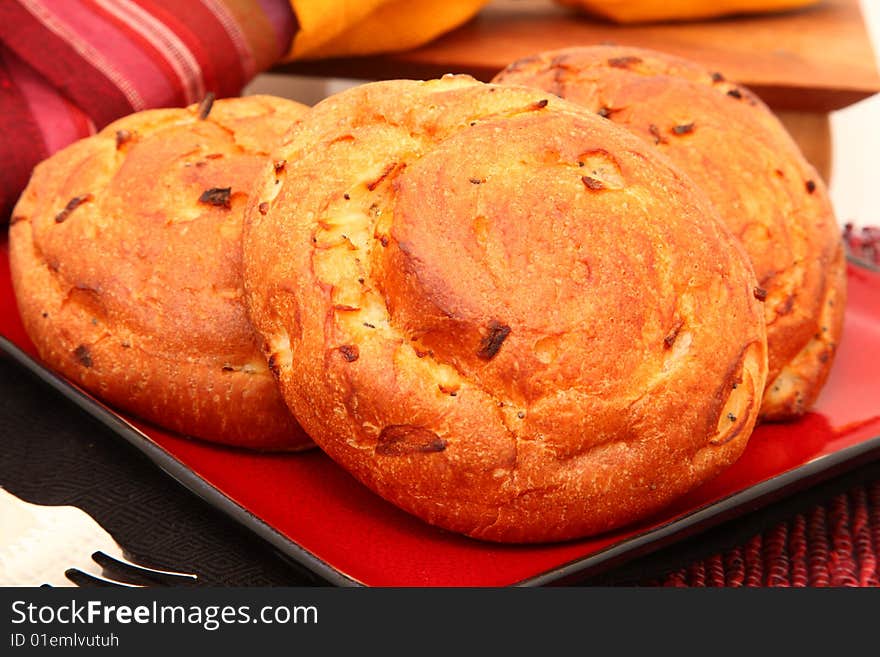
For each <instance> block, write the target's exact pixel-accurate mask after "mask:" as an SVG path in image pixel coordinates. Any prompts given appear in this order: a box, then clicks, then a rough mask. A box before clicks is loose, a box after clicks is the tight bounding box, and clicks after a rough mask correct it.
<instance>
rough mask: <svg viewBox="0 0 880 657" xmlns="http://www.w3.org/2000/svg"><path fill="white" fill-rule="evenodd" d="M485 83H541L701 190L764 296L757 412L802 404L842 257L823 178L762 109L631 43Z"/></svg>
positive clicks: (529, 62)
mask: <svg viewBox="0 0 880 657" xmlns="http://www.w3.org/2000/svg"><path fill="white" fill-rule="evenodd" d="M495 82H499V83H504V84H525V85H529V86H533V87H537V88H540V89H543V90H546V91H549V92H552V93H554V94H557V95H559V96H561V97H563V98H566V99H568V100H571V101H574V102H576V103H578V104H579V105H582V106H584V107H586V108H588V109H589V110H591V111H593V112H595V113H597V114H599V115H601V116H604V117H606V118H608V119H610V120H611V121H613V122H614V123H615V124H617V125H621V126H625V127H626V128H628V129H630V130H631V131H632V132H634V133H635V134H637V135H639V136H640V137H641V138H643V139H644V140H645V141H646V142H647V143H649V144H652V145H653V146H655V147H656V149H657V150H658V151H660V152H662V153H664V154H665V155H667V156H668V157H669V158H670V159H672V160H673V162H674V163H675V164H677V165H678V166H679V167H680V168H681V169H682V170H683V171H684V172H685V173H686V174H687V175H689V176H690V177H691V178H692V179H693V180H694V182H696V183H697V184H698V185H699V186H700V187H702V189H703V190H704V191H705V192H706V193H707V195H708V196H709V198H710V199H711V200H712V202H713V203H714V204H715V207H716V208H717V210H718V213H719V214H720V215H721V218H722V219H723V220H724V222H725V223H726V224H727V226H728V228H730V230H731V231H732V232H733V233H734V235H736V236H737V237H738V238H739V239H740V240H741V242H742V243H743V245H744V246H745V249H746V251H747V252H748V254H749V256H750V258H751V261H752V265H753V267H754V269H755V274H756V276H757V279H758V285H759V290H758V291H757V294H758V295H760V296H761V297H762V298H764V314H765V319H766V324H767V341H768V344H769V363H770V371H769V375H768V378H767V381H768V383H767V389H766V391H765V393H764V400H763V404H762V407H761V417H762V418H763V419H765V420H787V419H791V418H795V417H797V416H799V415H801V414H803V413H804V412H806V410H807V409H808V408H809V407H810V406H811V405H812V403H813V402H814V401H815V399H816V397H817V396H818V394H819V391H820V390H821V389H822V386H823V385H824V383H825V380H826V378H827V376H828V372H829V370H830V369H831V364H832V360H833V358H834V353H835V348H836V346H837V343H838V341H839V340H840V335H841V332H842V329H843V314H844V305H845V301H846V262H845V257H844V250H843V244H842V240H841V239H840V231H839V229H838V225H837V221H836V219H835V217H834V213H833V211H832V208H831V203H830V201H829V199H828V193H827V190H826V187H825V185H824V183H823V182H822V180H821V179H820V177H819V175H818V174H817V173H816V171H815V169H813V167H812V166H810V165H809V164H808V163H807V161H806V160H805V159H804V157H803V156H802V155H801V153H800V150H799V149H798V147H797V145H796V144H795V143H794V141H793V140H792V139H791V137H790V136H789V135H788V133H787V132H786V130H785V128H784V127H783V126H782V124H781V123H780V122H779V121H778V119H777V118H776V117H775V116H774V115H773V113H772V112H771V111H770V110H769V109H767V107H766V106H765V105H764V104H763V103H762V102H761V101H760V100H759V99H758V98H757V97H755V96H754V94H752V93H751V92H749V91H748V90H747V89H745V88H743V87H740V86H738V85H736V84H733V83H731V82H728V81H727V80H725V79H724V77H723V76H722V75H721V74H718V73H710V72H708V71H706V70H704V69H703V68H701V67H699V66H697V65H696V64H693V63H691V62H688V61H686V60H683V59H678V58H675V57H671V56H668V55H665V54H662V53H657V52H653V51H649V50H642V49H637V48H628V47H626V48H624V47H614V46H594V47H584V48H572V49H568V50H561V51H555V52H549V53H544V54H541V55H538V56H536V57H530V58H527V59H524V60H521V61H519V62H516V63H514V64H511V65H510V66H509V67H508V68H507V69H506V70H505V71H502V72H501V73H500V74H499V75H498V76H496V78H495Z"/></svg>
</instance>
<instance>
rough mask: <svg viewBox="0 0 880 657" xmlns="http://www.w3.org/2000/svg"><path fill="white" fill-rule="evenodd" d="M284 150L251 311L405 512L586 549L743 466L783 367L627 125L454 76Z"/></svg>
mask: <svg viewBox="0 0 880 657" xmlns="http://www.w3.org/2000/svg"><path fill="white" fill-rule="evenodd" d="M277 157H280V158H285V159H287V161H288V162H289V163H290V164H289V165H288V167H287V168H286V169H285V171H284V172H282V174H281V175H280V176H276V174H275V172H273V171H271V169H269V168H267V169H266V171H265V173H264V176H263V180H264V185H263V187H262V190H259V189H258V191H255V194H254V197H253V198H252V199H251V201H250V204H249V207H248V210H247V220H246V229H245V242H244V244H245V256H244V262H245V290H246V296H247V300H248V304H249V308H250V311H251V316H252V319H253V321H254V325H255V327H256V328H257V330H258V332H259V333H260V334H261V335H262V337H263V339H264V341H265V346H264V348H265V349H266V353H267V355H268V357H269V359H270V363H271V364H272V367H273V369H274V370H275V371H276V372H277V375H278V378H279V382H280V385H281V389H282V392H283V394H284V396H285V399H286V400H287V402H288V404H289V405H290V407H291V408H292V409H293V410H294V412H295V413H296V415H297V417H298V418H299V419H300V421H301V422H302V424H303V426H304V427H305V428H306V429H307V430H308V431H309V433H310V434H311V435H312V436H313V438H314V439H315V442H317V443H318V445H319V446H321V447H322V448H323V449H324V450H325V451H327V452H328V453H329V454H330V456H331V457H333V458H334V459H335V460H337V461H338V462H339V463H341V464H342V465H343V466H344V467H346V468H347V469H348V470H350V471H351V472H352V473H353V474H354V475H355V476H356V477H357V478H358V479H360V480H361V481H363V482H364V483H365V484H366V485H368V486H369V487H371V488H372V489H373V490H375V491H377V492H378V493H379V494H381V495H382V496H384V497H385V498H387V499H389V500H391V501H392V502H394V503H396V504H398V505H399V506H401V507H403V508H404V509H407V510H408V511H410V512H412V513H414V514H416V515H418V516H420V517H421V518H423V519H425V520H427V521H428V522H430V523H433V524H436V525H440V526H442V527H445V528H448V529H451V530H454V531H457V532H463V533H466V534H469V535H471V536H475V537H479V538H483V539H491V540H496V541H516V542H521V541H546V540H555V539H565V538H569V537H574V536H582V535H586V534H590V533H595V532H600V531H603V530H606V529H608V528H611V527H614V526H617V525H620V524H622V523H626V522H629V521H632V520H635V519H636V518H639V517H642V516H644V515H646V514H648V513H651V512H653V511H655V510H657V509H658V508H660V507H662V506H663V505H664V504H667V503H668V502H669V501H670V500H671V499H673V498H675V497H676V496H678V495H680V494H682V493H683V492H685V491H686V490H689V489H691V488H693V487H694V486H696V485H697V484H699V483H700V482H702V481H705V480H707V479H708V478H710V477H712V476H714V475H715V474H717V473H718V472H719V471H720V470H721V469H723V468H724V467H726V466H727V465H729V464H730V463H731V462H733V461H734V460H735V459H736V458H737V457H738V456H739V454H740V453H741V451H742V449H743V448H744V446H745V444H746V441H747V439H748V436H749V434H750V432H751V429H752V426H753V424H754V421H755V418H756V417H757V411H758V406H759V403H760V391H761V390H762V389H763V385H764V379H765V376H766V342H765V340H766V338H765V333H764V326H763V319H762V312H761V307H760V304H759V303H758V302H757V301H756V300H755V299H754V297H753V296H752V295H751V289H752V287H754V285H755V281H754V277H753V274H752V272H751V268H750V267H749V265H748V261H747V259H746V256H745V254H744V253H743V252H742V250H741V249H740V248H739V247H738V246H737V245H736V244H735V241H734V240H733V239H732V237H731V236H730V235H729V234H728V233H727V231H726V230H725V229H724V228H723V226H722V225H721V223H720V221H718V220H717V218H714V219H713V218H712V217H713V214H712V210H711V209H710V206H709V204H708V201H706V200H705V199H704V198H703V197H702V196H701V195H700V194H699V193H698V192H695V191H694V190H693V188H692V186H691V184H690V182H689V181H687V180H685V179H684V178H683V177H681V176H680V175H679V174H678V173H677V172H676V171H674V170H673V169H672V168H671V167H670V166H667V165H666V164H665V160H663V159H662V158H660V157H657V156H656V155H654V153H653V152H652V149H650V148H648V147H646V146H645V145H644V144H643V143H641V142H640V141H639V140H637V139H636V138H634V137H632V136H631V135H629V134H627V133H626V131H623V130H619V129H616V128H614V127H613V126H611V124H609V123H607V122H605V121H602V120H600V119H598V118H596V117H594V116H591V115H590V114H588V113H586V112H584V111H583V110H581V109H579V108H577V107H576V106H574V105H571V104H569V103H565V102H564V101H561V100H558V99H555V98H550V97H548V96H547V95H544V94H541V93H539V92H536V91H534V90H528V89H519V88H505V87H498V86H489V85H483V84H480V83H478V82H476V81H475V80H473V79H472V78H469V77H466V76H456V77H447V78H444V79H442V80H435V81H429V82H411V81H392V82H382V83H375V84H369V85H364V86H361V87H358V88H356V89H353V90H350V91H347V92H344V93H342V94H339V95H337V96H335V97H332V98H330V99H328V100H325V101H324V102H323V103H321V104H319V105H318V106H317V107H316V109H314V110H313V111H312V112H311V113H310V114H309V115H308V116H307V117H306V118H305V120H304V122H303V124H302V126H301V129H300V131H299V132H298V133H297V134H296V135H294V136H293V137H292V139H291V140H290V141H289V142H288V143H286V144H285V145H284V146H283V147H282V148H281V149H280V152H279V153H278V155H277ZM276 178H277V179H280V180H281V184H276ZM260 205H262V206H263V209H264V210H265V211H266V212H265V213H263V212H260V211H259V207H260ZM658 217H660V218H662V219H663V221H655V220H654V219H656V218H658Z"/></svg>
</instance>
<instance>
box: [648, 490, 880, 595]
mask: <svg viewBox="0 0 880 657" xmlns="http://www.w3.org/2000/svg"><path fill="white" fill-rule="evenodd" d="M640 584H642V585H644V586H865V587H874V586H880V480H876V481H873V482H868V483H863V484H858V485H856V486H853V487H852V488H851V489H850V490H849V491H847V492H845V493H840V494H838V495H835V496H834V497H832V498H831V499H830V500H829V501H828V502H826V503H823V504H818V505H816V506H814V507H812V508H811V509H810V510H809V511H806V512H804V513H798V514H796V515H794V516H792V517H791V518H789V519H787V520H783V521H781V522H778V523H777V524H775V525H774V526H773V527H771V528H770V529H769V530H766V531H764V532H761V533H758V534H755V535H754V536H752V538H751V539H749V540H747V541H746V542H745V543H744V544H742V545H739V546H737V547H734V548H733V549H730V550H726V551H724V552H719V553H717V554H714V555H711V556H709V557H707V558H705V559H700V560H697V561H694V562H693V563H691V564H690V565H688V566H686V567H682V568H679V569H676V570H673V571H671V572H668V573H667V574H665V575H663V576H661V577H658V578H649V579H646V580H643V581H641V582H640Z"/></svg>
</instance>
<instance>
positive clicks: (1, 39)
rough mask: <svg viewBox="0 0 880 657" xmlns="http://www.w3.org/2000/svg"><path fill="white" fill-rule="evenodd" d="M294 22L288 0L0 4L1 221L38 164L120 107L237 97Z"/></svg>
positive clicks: (280, 49) (279, 49)
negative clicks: (210, 93) (212, 94)
mask: <svg viewBox="0 0 880 657" xmlns="http://www.w3.org/2000/svg"><path fill="white" fill-rule="evenodd" d="M296 29H297V23H296V17H295V15H294V13H293V11H292V10H291V8H290V4H289V3H288V2H287V0H185V1H184V0H2V1H0V135H2V139H0V161H2V163H3V165H2V167H0V223H2V222H5V221H6V220H7V219H8V217H9V213H10V212H11V210H12V207H13V206H14V204H15V202H16V200H17V198H18V195H19V194H20V193H21V190H22V189H23V188H24V186H25V185H26V184H27V180H28V177H29V176H30V172H31V170H32V168H33V167H34V165H35V164H37V163H38V162H39V161H41V160H43V159H44V158H46V157H47V156H49V155H51V154H52V153H54V152H55V151H57V150H58V149H60V148H63V147H64V146H66V145H67V144H70V143H71V142H73V141H75V140H77V139H79V138H81V137H84V136H86V135H88V134H91V133H92V132H94V131H95V130H99V129H101V128H102V127H103V126H105V125H107V124H108V123H110V122H111V121H113V120H115V119H117V118H119V117H120V116H123V115H125V114H130V113H131V112H134V111H138V110H142V109H147V108H152V107H172V106H182V105H187V104H190V103H194V102H198V101H199V100H201V99H202V98H203V97H204V95H205V94H206V93H207V92H213V93H214V94H215V95H217V96H218V97H223V96H235V95H237V94H238V93H240V91H241V89H242V87H243V86H244V85H245V84H247V83H248V82H249V81H250V80H251V78H253V76H254V75H256V74H257V73H259V72H260V71H262V70H265V69H266V68H268V67H270V66H271V65H272V64H274V63H275V62H277V61H278V60H279V59H280V58H281V57H282V56H283V55H284V54H286V53H287V51H288V48H289V46H290V43H291V40H292V39H293V36H294V33H295V32H296Z"/></svg>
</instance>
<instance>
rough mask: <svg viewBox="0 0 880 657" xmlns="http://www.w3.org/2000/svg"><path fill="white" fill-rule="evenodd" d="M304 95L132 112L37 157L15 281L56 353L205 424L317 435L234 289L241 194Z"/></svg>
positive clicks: (89, 383) (40, 342) (259, 435)
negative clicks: (292, 402) (276, 375)
mask: <svg viewBox="0 0 880 657" xmlns="http://www.w3.org/2000/svg"><path fill="white" fill-rule="evenodd" d="M305 110H306V108H305V107H304V106H302V105H299V104H298V103H294V102H291V101H287V100H284V99H274V98H269V97H251V98H245V99H231V100H218V101H217V102H215V103H213V105H210V104H208V103H205V104H203V105H202V106H201V107H197V106H192V107H189V108H186V109H165V110H151V111H146V112H140V113H137V114H133V115H131V116H128V117H125V118H123V119H120V120H119V121H116V122H115V123H113V124H111V125H109V126H107V128H105V129H104V130H102V131H101V132H99V133H98V134H96V135H94V136H93V137H90V138H88V139H84V140H82V141H79V142H77V143H75V144H73V145H71V146H69V147H68V148H66V149H64V150H63V151H60V152H59V153H57V154H55V155H54V156H52V157H51V158H49V159H48V160H47V161H45V162H43V163H41V164H40V165H39V166H38V167H37V168H36V170H35V171H34V174H33V177H32V179H31V181H30V184H29V185H28V187H27V189H26V190H25V192H24V193H23V195H22V198H21V200H20V201H19V203H18V205H17V206H16V209H15V212H14V215H15V217H16V221H15V222H14V223H13V225H12V226H11V228H10V258H11V262H10V264H11V269H12V276H13V283H14V286H15V292H16V297H17V300H18V304H19V309H20V311H21V315H22V319H23V321H24V324H25V328H26V330H27V332H28V334H29V335H30V336H31V338H32V340H33V341H34V344H35V345H36V346H37V349H38V351H39V353H40V356H41V358H42V359H43V360H44V361H46V362H47V363H48V364H49V365H50V366H52V367H53V368H55V369H57V370H59V371H60V372H62V373H63V374H64V375H65V376H67V377H68V378H69V379H71V380H72V381H74V382H76V383H77V384H79V385H81V386H82V387H84V388H86V389H88V390H90V391H91V392H93V393H94V394H96V395H97V396H98V397H100V398H101V399H103V400H105V401H107V402H108V403H110V404H111V405H113V406H116V407H118V408H122V409H125V410H128V411H130V412H133V413H135V414H136V415H139V416H141V417H143V418H146V419H148V420H152V421H154V422H156V423H158V424H160V425H162V426H166V427H169V428H171V429H174V430H176V431H179V432H182V433H185V434H190V435H193V436H198V437H201V438H205V439H209V440H213V441H217V442H223V443H229V444H233V445H238V446H247V447H255V448H273V449H275V448H278V449H301V448H303V447H305V446H309V445H311V442H310V441H309V440H308V438H307V436H306V435H305V434H304V433H303V432H302V430H301V429H300V427H299V426H298V425H297V424H296V422H295V421H294V420H293V418H292V417H291V415H290V413H289V412H288V410H287V408H286V406H285V405H284V402H283V401H282V400H281V398H280V396H279V394H278V392H277V390H276V388H275V383H274V380H273V379H272V376H271V374H270V373H269V370H268V368H267V366H266V363H265V360H264V359H263V358H262V356H261V354H260V351H259V348H258V346H257V344H256V339H255V335H254V332H253V329H252V328H251V326H250V323H249V321H248V318H247V316H246V310H245V307H244V303H243V299H242V294H243V291H242V281H241V231H242V224H243V209H244V206H245V203H246V199H247V197H248V194H249V191H250V186H251V184H252V182H253V180H254V177H255V175H256V174H257V173H258V172H259V171H260V170H261V169H262V164H263V162H264V161H265V160H266V159H267V157H268V155H267V152H266V150H267V149H268V148H269V147H270V145H271V144H272V143H273V142H275V141H277V140H278V139H279V138H280V136H281V135H282V134H283V133H284V132H286V131H287V130H288V129H289V128H290V127H291V125H292V124H293V123H295V121H296V120H297V119H298V118H299V117H300V116H301V114H302V113H303V112H304V111H305Z"/></svg>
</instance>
